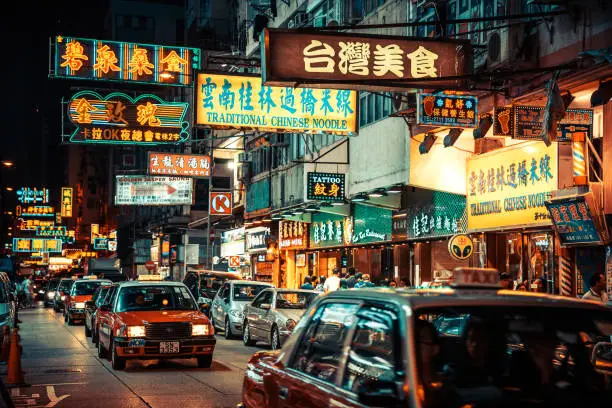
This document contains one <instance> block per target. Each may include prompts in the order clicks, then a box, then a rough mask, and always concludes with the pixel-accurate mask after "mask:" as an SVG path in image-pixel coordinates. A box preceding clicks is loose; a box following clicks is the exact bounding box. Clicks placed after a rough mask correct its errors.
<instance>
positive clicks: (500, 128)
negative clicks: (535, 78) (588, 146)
mask: <svg viewBox="0 0 612 408" xmlns="http://www.w3.org/2000/svg"><path fill="white" fill-rule="evenodd" d="M544 112H545V108H544V107H543V106H522V105H514V106H507V107H496V108H495V110H494V114H493V134H494V135H495V136H510V137H513V138H515V139H526V140H539V139H540V134H541V133H542V122H543V121H544ZM592 132H593V109H567V110H566V111H565V116H564V117H563V119H561V120H560V121H559V126H558V127H557V141H560V142H566V141H571V137H572V134H574V133H584V134H586V135H587V136H590V135H592Z"/></svg>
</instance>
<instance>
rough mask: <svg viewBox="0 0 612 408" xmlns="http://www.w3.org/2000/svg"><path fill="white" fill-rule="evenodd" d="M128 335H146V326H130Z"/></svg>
mask: <svg viewBox="0 0 612 408" xmlns="http://www.w3.org/2000/svg"><path fill="white" fill-rule="evenodd" d="M127 333H128V337H144V336H145V327H144V326H128V331H127Z"/></svg>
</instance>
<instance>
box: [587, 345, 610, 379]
mask: <svg viewBox="0 0 612 408" xmlns="http://www.w3.org/2000/svg"><path fill="white" fill-rule="evenodd" d="M591 362H592V363H593V368H594V369H595V370H597V371H600V372H603V373H604V374H607V375H612V343H609V342H605V341H602V342H599V343H597V344H595V347H593V353H592V355H591Z"/></svg>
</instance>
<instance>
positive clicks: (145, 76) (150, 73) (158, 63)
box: [50, 35, 200, 86]
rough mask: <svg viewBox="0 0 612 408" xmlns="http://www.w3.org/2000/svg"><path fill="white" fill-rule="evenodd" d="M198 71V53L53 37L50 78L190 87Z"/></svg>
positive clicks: (169, 48)
mask: <svg viewBox="0 0 612 408" xmlns="http://www.w3.org/2000/svg"><path fill="white" fill-rule="evenodd" d="M199 69H200V50H198V49H196V48H186V47H174V46H171V47H167V46H162V45H152V44H137V43H128V42H117V41H106V40H93V39H89V38H75V37H63V36H61V35H58V36H57V37H55V43H54V46H52V47H51V73H50V76H51V77H53V78H73V79H93V80H103V81H121V82H143V83H154V84H158V85H175V86H192V83H193V77H194V71H197V70H199Z"/></svg>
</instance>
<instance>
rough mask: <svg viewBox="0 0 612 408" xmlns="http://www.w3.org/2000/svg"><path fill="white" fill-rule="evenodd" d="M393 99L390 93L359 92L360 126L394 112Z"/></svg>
mask: <svg viewBox="0 0 612 408" xmlns="http://www.w3.org/2000/svg"><path fill="white" fill-rule="evenodd" d="M392 104H393V100H392V99H391V97H390V95H389V94H378V93H376V94H374V93H369V92H360V93H359V126H360V127H364V126H367V125H369V124H371V123H374V122H377V121H379V120H381V119H384V118H386V117H387V116H389V115H390V114H391V112H392V106H393V105H392Z"/></svg>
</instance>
